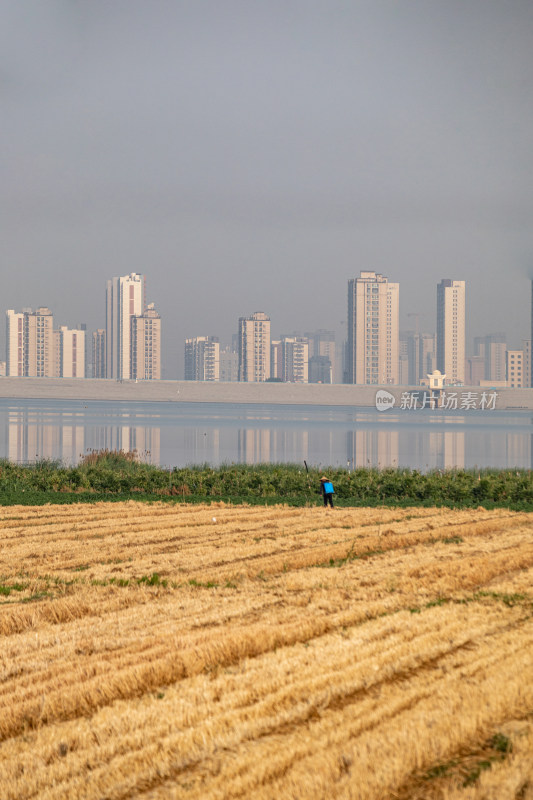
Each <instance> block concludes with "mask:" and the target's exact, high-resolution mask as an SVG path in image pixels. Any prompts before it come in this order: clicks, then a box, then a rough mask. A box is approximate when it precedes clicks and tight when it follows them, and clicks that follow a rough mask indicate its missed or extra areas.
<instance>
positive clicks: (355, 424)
mask: <svg viewBox="0 0 533 800" xmlns="http://www.w3.org/2000/svg"><path fill="white" fill-rule="evenodd" d="M105 448H107V449H113V450H115V449H116V450H120V449H122V450H137V452H138V453H139V454H140V455H141V457H142V458H143V459H144V460H146V461H148V462H150V463H153V464H160V465H163V466H167V467H170V466H185V465H187V464H199V463H209V464H213V465H218V464H222V463H228V462H242V463H246V464H254V463H258V462H294V463H300V464H301V463H303V461H304V460H306V461H307V463H308V464H309V465H311V464H312V465H316V466H318V465H323V466H326V465H339V466H347V465H348V466H350V467H353V466H367V465H374V466H380V467H388V466H397V465H399V466H407V467H411V468H416V469H421V470H424V471H425V470H428V469H434V468H445V467H476V466H477V467H524V468H527V469H529V468H531V466H532V455H533V413H532V412H526V411H479V410H477V411H471V412H469V413H465V412H453V411H452V412H450V411H444V410H442V409H441V410H437V411H435V410H431V409H424V410H417V411H398V412H396V411H387V412H382V413H380V412H378V411H376V410H375V409H368V408H351V407H340V408H339V407H335V408H325V407H317V406H288V405H287V406H285V405H262V406H257V405H226V404H218V403H210V404H207V403H201V404H200V403H180V404H176V403H116V402H94V401H93V402H90V401H67V402H62V401H59V400H17V401H13V400H0V457H2V458H9V459H10V460H12V461H16V462H20V463H27V462H32V461H35V460H37V459H41V458H47V459H54V460H55V459H59V460H62V461H63V462H64V463H66V464H76V463H77V462H78V461H79V459H80V458H81V457H82V456H83V455H84V454H85V453H87V452H89V451H91V450H102V449H105Z"/></svg>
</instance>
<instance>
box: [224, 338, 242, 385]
mask: <svg viewBox="0 0 533 800" xmlns="http://www.w3.org/2000/svg"><path fill="white" fill-rule="evenodd" d="M220 380H221V381H224V382H225V383H234V382H235V381H238V380H239V353H238V352H237V351H236V350H235V349H234V348H233V347H229V346H227V347H223V348H221V350H220Z"/></svg>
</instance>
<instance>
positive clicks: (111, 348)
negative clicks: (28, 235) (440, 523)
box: [1, 270, 533, 388]
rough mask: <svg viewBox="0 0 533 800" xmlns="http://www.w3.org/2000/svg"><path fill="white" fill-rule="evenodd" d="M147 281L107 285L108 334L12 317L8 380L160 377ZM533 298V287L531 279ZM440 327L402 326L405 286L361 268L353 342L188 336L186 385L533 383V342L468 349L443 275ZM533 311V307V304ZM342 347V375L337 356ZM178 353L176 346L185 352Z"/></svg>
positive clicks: (263, 333)
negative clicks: (436, 379)
mask: <svg viewBox="0 0 533 800" xmlns="http://www.w3.org/2000/svg"><path fill="white" fill-rule="evenodd" d="M145 287H146V276H145V275H140V274H137V273H131V274H130V275H125V276H121V277H115V278H112V279H108V280H107V282H106V292H105V318H106V327H105V328H98V329H96V330H95V331H93V332H89V333H87V335H86V325H85V324H84V323H78V325H77V328H76V329H69V328H68V327H67V326H65V325H60V326H59V328H57V329H56V328H54V316H53V312H52V311H51V310H50V309H48V308H46V307H39V308H38V309H37V310H36V311H35V312H33V311H32V309H30V308H24V309H23V310H22V312H15V311H14V310H13V309H9V310H7V311H6V361H5V362H3V363H4V367H3V372H2V373H1V374H7V375H8V376H10V377H13V376H20V377H24V376H26V377H39V376H41V377H87V378H91V377H92V378H97V377H100V378H103V377H105V378H111V379H115V380H159V379H160V378H161V377H162V373H161V341H162V336H161V326H162V321H161V315H160V314H159V313H158V311H157V310H156V309H155V304H154V303H147V299H146V291H145ZM531 296H532V297H533V281H531ZM436 301H437V302H436V308H437V313H436V318H437V326H436V330H435V331H433V332H428V331H420V327H419V322H420V316H421V315H420V314H419V313H410V314H408V315H407V316H408V317H415V318H416V323H415V329H414V330H412V329H410V330H400V329H399V322H398V320H399V302H400V286H399V284H398V283H395V282H392V281H389V279H388V277H385V276H383V275H381V274H379V273H375V272H370V271H364V270H361V272H360V275H359V277H357V278H350V279H349V280H348V309H347V323H348V324H347V328H348V336H347V339H346V340H343V341H341V342H336V341H335V332H334V331H328V330H327V329H315V330H314V331H311V332H309V331H308V332H306V333H304V334H303V335H302V333H301V332H298V331H293V332H292V333H289V334H287V333H284V334H281V337H280V334H279V333H277V334H276V335H277V336H278V338H275V336H273V335H272V332H271V319H270V317H269V316H268V315H267V314H266V313H264V312H263V311H258V312H254V313H253V314H251V315H250V316H248V317H240V318H239V320H238V332H237V333H236V334H233V335H232V343H231V345H228V344H226V345H223V346H222V348H221V346H220V337H219V336H217V335H213V334H208V333H204V334H203V335H199V336H194V337H188V338H186V339H185V343H184V344H185V355H184V362H185V366H184V372H183V374H182V375H178V376H177V378H178V379H185V380H200V381H202V380H206V381H220V380H222V381H228V380H229V381H243V382H250V381H251V382H257V381H267V380H279V381H283V382H293V383H307V382H310V383H316V382H319V383H330V382H331V383H348V384H349V383H353V384H357V385H365V384H367V385H368V384H370V385H372V384H373V385H378V384H379V385H385V384H391V385H418V384H419V382H420V381H425V380H426V378H427V377H428V375H429V373H430V372H433V370H435V369H437V370H439V371H440V372H441V373H442V374H443V375H444V376H445V379H446V383H448V384H450V385H465V384H468V385H480V384H481V385H484V384H487V383H488V382H492V383H493V384H494V385H504V384H505V382H506V381H507V380H509V382H510V383H511V384H512V385H513V386H514V387H515V388H521V387H523V386H530V385H531V363H530V362H531V341H530V340H527V339H522V349H521V350H520V349H519V348H514V349H513V348H512V347H510V346H509V345H508V343H507V336H506V334H505V333H503V332H499V333H495V332H491V333H486V334H485V335H484V336H476V337H474V339H473V349H472V350H471V351H470V352H469V351H467V348H466V338H465V329H466V320H467V318H468V314H467V306H466V282H465V281H462V280H457V279H451V278H443V279H441V281H440V282H439V283H438V284H437V286H436ZM532 314H533V306H532ZM340 348H342V349H343V356H342V371H339V368H340V366H341V363H340V360H339V355H340ZM177 352H178V349H176V355H177Z"/></svg>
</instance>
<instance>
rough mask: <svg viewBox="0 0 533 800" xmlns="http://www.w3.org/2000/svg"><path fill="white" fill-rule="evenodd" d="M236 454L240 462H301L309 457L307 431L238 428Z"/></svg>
mask: <svg viewBox="0 0 533 800" xmlns="http://www.w3.org/2000/svg"><path fill="white" fill-rule="evenodd" d="M237 454H238V461H239V463H241V464H264V463H277V462H283V463H295V464H296V463H301V462H302V461H304V460H307V459H308V458H309V431H307V430H295V429H293V430H291V429H286V428H282V429H281V430H279V429H278V430H276V429H275V428H274V429H271V428H239V431H238V436H237Z"/></svg>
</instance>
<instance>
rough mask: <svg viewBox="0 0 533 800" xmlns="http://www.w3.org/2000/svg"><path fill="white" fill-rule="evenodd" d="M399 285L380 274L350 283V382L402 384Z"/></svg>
mask: <svg viewBox="0 0 533 800" xmlns="http://www.w3.org/2000/svg"><path fill="white" fill-rule="evenodd" d="M399 295H400V286H399V284H398V283H389V280H388V278H385V277H384V276H383V275H380V274H378V273H376V272H361V275H360V276H359V278H354V279H353V280H350V281H348V342H347V347H346V378H345V379H346V382H347V383H357V384H387V383H388V384H397V383H398V382H399Z"/></svg>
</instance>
